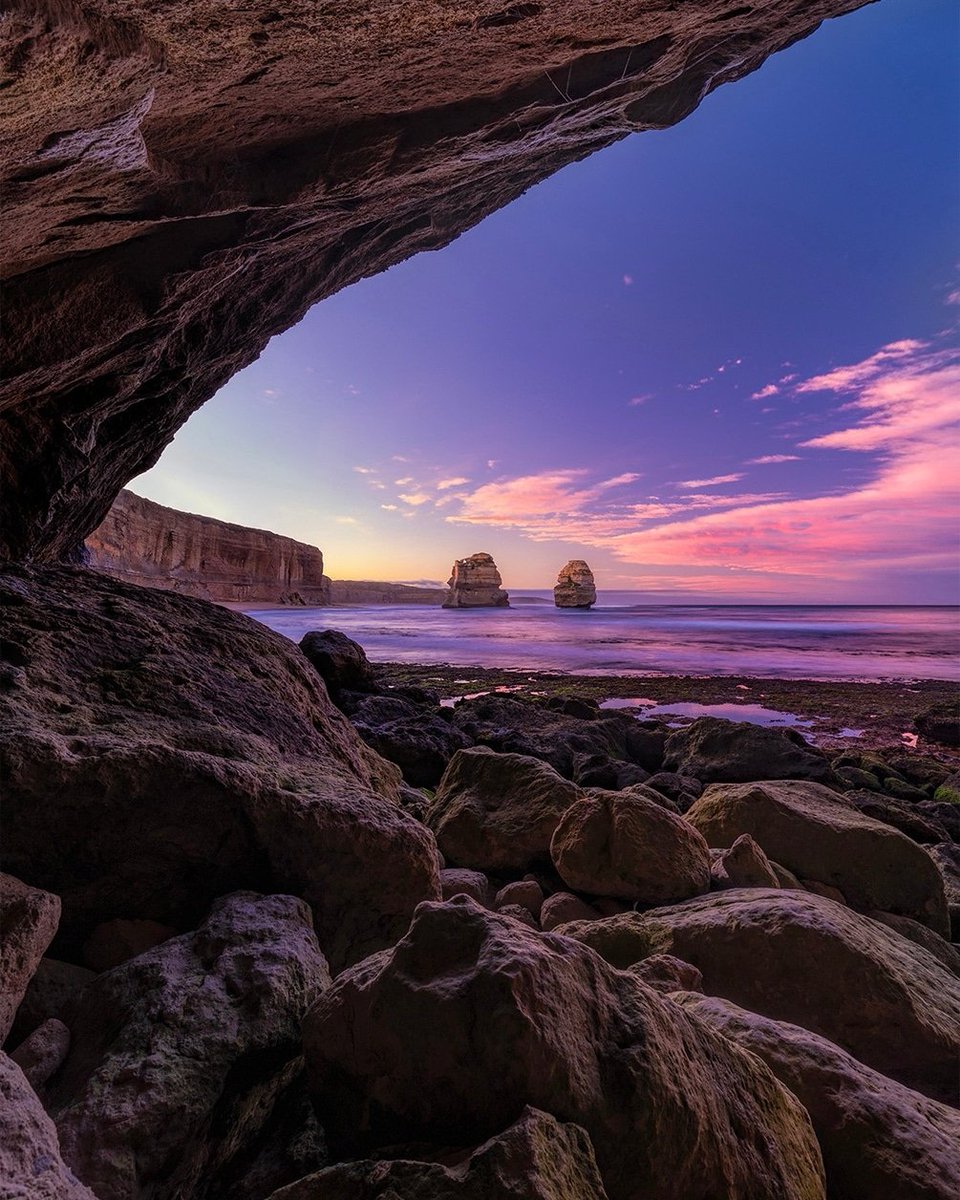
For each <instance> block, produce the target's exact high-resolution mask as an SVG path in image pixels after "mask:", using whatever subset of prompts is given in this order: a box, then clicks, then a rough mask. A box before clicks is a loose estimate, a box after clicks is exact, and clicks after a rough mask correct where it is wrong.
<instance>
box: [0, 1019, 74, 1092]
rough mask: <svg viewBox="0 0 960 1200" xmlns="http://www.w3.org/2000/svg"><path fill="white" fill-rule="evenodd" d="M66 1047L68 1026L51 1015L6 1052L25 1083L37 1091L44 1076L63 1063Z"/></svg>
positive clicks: (55, 1070)
mask: <svg viewBox="0 0 960 1200" xmlns="http://www.w3.org/2000/svg"><path fill="white" fill-rule="evenodd" d="M69 1050H70V1030H69V1029H68V1028H67V1027H66V1025H64V1023H63V1022H62V1021H58V1020H57V1018H56V1017H51V1018H50V1020H49V1021H44V1023H43V1024H42V1025H38V1026H37V1028H36V1029H35V1030H34V1031H33V1033H31V1034H30V1036H29V1037H28V1038H27V1039H26V1040H25V1041H23V1042H21V1043H20V1045H19V1046H17V1048H16V1050H14V1051H13V1053H12V1054H11V1055H10V1057H11V1059H12V1060H13V1061H14V1062H15V1063H16V1064H17V1066H18V1067H19V1068H20V1070H21V1071H22V1072H23V1075H24V1078H25V1079H26V1081H27V1083H29V1084H30V1086H31V1087H32V1088H33V1090H34V1091H35V1092H37V1093H40V1092H41V1091H42V1090H43V1087H44V1085H45V1084H46V1082H47V1080H48V1079H50V1077H51V1076H52V1075H55V1074H56V1072H57V1071H59V1070H60V1068H61V1067H62V1066H63V1063H64V1061H65V1059H66V1057H67V1054H68V1052H69Z"/></svg>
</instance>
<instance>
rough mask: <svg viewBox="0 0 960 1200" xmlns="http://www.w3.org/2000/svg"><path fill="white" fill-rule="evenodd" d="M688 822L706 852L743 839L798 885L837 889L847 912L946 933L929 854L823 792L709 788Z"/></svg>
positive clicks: (808, 787)
mask: <svg viewBox="0 0 960 1200" xmlns="http://www.w3.org/2000/svg"><path fill="white" fill-rule="evenodd" d="M687 820H688V821H689V822H690V823H691V824H692V825H694V826H695V827H696V828H697V829H699V830H700V832H701V833H702V834H703V836H704V837H705V838H706V839H707V841H708V842H709V843H710V845H711V846H720V847H724V846H729V845H732V843H733V842H734V841H735V840H736V838H738V837H739V836H740V835H741V834H744V833H748V834H749V835H750V836H751V837H752V838H754V839H755V840H756V841H757V843H758V844H759V845H760V846H761V847H762V848H763V851H764V853H765V854H767V855H768V856H769V857H770V858H771V859H775V860H776V861H777V862H778V863H782V864H783V865H784V866H785V867H787V868H788V869H789V870H791V871H793V872H795V874H796V875H797V876H798V877H799V878H800V879H801V880H803V881H804V883H807V882H808V881H809V882H814V883H817V884H820V885H823V886H826V887H831V888H837V889H839V890H840V892H842V893H843V896H844V898H845V899H846V901H847V903H848V904H850V905H851V906H852V907H853V908H857V909H860V910H861V911H864V912H869V911H870V910H871V909H875V908H879V909H883V910H884V911H885V912H893V913H900V914H901V915H902V916H905V917H913V918H914V920H917V921H921V922H922V923H923V924H925V925H929V926H930V928H931V929H934V930H936V931H937V932H938V933H942V934H946V933H948V932H949V925H948V922H947V910H946V898H945V896H944V892H943V883H942V881H941V879H940V877H939V873H938V872H934V871H931V870H930V868H929V865H928V864H929V861H930V859H929V855H927V853H926V852H925V851H924V850H923V849H922V848H921V847H920V846H918V845H916V843H914V842H912V841H910V840H909V838H906V837H904V835H903V834H902V833H900V832H899V831H898V830H896V829H893V828H891V827H890V826H889V825H884V824H881V822H879V821H874V820H873V819H872V818H870V817H867V816H864V815H863V814H861V813H860V812H858V811H857V810H856V809H854V808H853V807H852V806H851V805H849V804H847V803H845V802H844V800H843V799H842V798H841V797H840V796H838V795H837V794H836V793H835V792H832V791H831V790H830V789H829V788H825V787H822V786H820V785H819V784H814V783H803V782H797V781H776V782H765V783H758V784H752V785H751V784H715V785H714V786H712V787H709V788H707V790H706V791H705V792H704V793H703V795H702V796H701V797H700V799H699V800H698V801H697V802H696V804H694V805H693V807H692V808H691V809H690V810H689V811H688V813H687Z"/></svg>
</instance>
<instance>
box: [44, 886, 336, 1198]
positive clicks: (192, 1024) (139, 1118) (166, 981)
mask: <svg viewBox="0 0 960 1200" xmlns="http://www.w3.org/2000/svg"><path fill="white" fill-rule="evenodd" d="M329 983H330V974H329V971H328V970H327V964H326V962H325V960H324V958H323V955H322V954H321V953H320V948H319V946H318V945H317V940H316V937H315V936H314V933H313V929H312V927H311V919H310V911H309V909H308V908H307V906H306V905H305V904H304V903H303V902H302V901H300V900H296V899H294V898H293V897H292V896H260V895H257V894H255V893H253V892H237V893H234V894H233V895H232V896H227V897H225V898H224V899H222V900H218V901H217V902H216V904H215V905H214V906H213V909H212V910H211V912H210V915H209V917H208V918H207V920H206V921H205V922H204V923H203V925H202V926H201V927H200V928H199V929H198V930H197V931H196V932H194V933H189V934H184V935H183V936H181V937H177V938H173V939H172V940H170V941H168V942H164V943H163V944H162V945H160V946H156V947H154V949H153V950H148V951H147V952H146V953H145V954H141V955H140V956H139V957H138V958H134V959H131V960H130V961H129V962H127V963H124V964H123V965H122V966H119V967H115V968H114V969H113V970H112V971H107V972H105V973H104V974H103V975H100V976H98V977H97V979H96V980H95V981H94V982H93V983H91V984H90V985H89V986H88V987H87V988H86V989H85V990H84V993H83V997H82V999H81V1001H80V1005H79V1009H78V1012H77V1014H76V1016H75V1018H74V1020H73V1025H72V1034H73V1041H72V1047H71V1052H70V1055H69V1057H68V1058H67V1062H66V1064H65V1066H64V1068H63V1071H62V1073H61V1075H60V1077H59V1078H58V1079H57V1081H56V1083H55V1086H54V1087H53V1089H52V1090H51V1093H50V1097H49V1107H50V1111H51V1112H52V1113H53V1115H54V1119H55V1121H56V1123H57V1129H58V1130H59V1134H60V1145H61V1149H62V1153H63V1156H64V1158H65V1160H66V1161H67V1162H68V1163H69V1164H70V1166H71V1167H72V1168H73V1170H74V1171H75V1172H76V1174H77V1175H78V1176H79V1177H80V1178H81V1179H82V1180H83V1181H84V1182H85V1183H87V1184H88V1185H89V1186H90V1187H91V1188H93V1190H94V1191H95V1192H96V1194H97V1196H98V1198H99V1200H137V1198H138V1197H142V1196H145V1195H150V1196H154V1197H157V1200H161V1198H163V1197H174V1196H183V1195H190V1194H191V1192H192V1187H193V1184H194V1183H195V1181H196V1180H197V1178H198V1177H200V1176H201V1175H202V1174H203V1173H204V1172H205V1171H206V1170H207V1169H209V1165H210V1162H211V1160H214V1161H215V1160H216V1157H217V1156H218V1155H219V1154H221V1153H222V1151H223V1147H222V1146H221V1144H220V1143H221V1142H223V1143H225V1144H226V1145H227V1146H229V1145H230V1143H231V1141H236V1135H235V1134H233V1131H232V1130H231V1128H230V1127H231V1124H232V1123H233V1121H235V1120H237V1119H238V1118H239V1117H244V1118H245V1127H244V1134H243V1137H244V1138H249V1137H251V1136H252V1135H253V1133H254V1132H255V1131H256V1129H257V1126H258V1124H259V1123H262V1121H263V1119H264V1117H265V1115H266V1113H264V1112H263V1111H262V1108H263V1107H265V1106H263V1105H261V1106H257V1105H251V1104H250V1101H249V1098H248V1097H247V1095H246V1093H247V1092H249V1091H252V1090H255V1089H256V1088H258V1087H259V1086H261V1085H263V1084H265V1083H267V1084H269V1081H270V1079H271V1077H272V1076H273V1075H274V1074H275V1073H276V1072H277V1071H278V1070H279V1069H280V1068H282V1067H283V1066H284V1065H285V1064H286V1063H287V1062H288V1060H290V1059H292V1058H294V1057H295V1056H296V1055H297V1053H298V1051H299V1033H300V1020H301V1018H302V1016H303V1014H304V1013H305V1012H306V1011H307V1009H308V1008H309V1007H310V1005H311V1004H312V1003H313V1001H314V1000H316V998H317V996H318V995H319V994H320V993H321V992H322V991H323V989H324V988H326V987H327V986H329ZM245 1107H247V1108H248V1110H249V1111H247V1112H246V1113H245V1112H244V1108H245ZM231 1118H232V1119H231ZM218 1119H219V1121H220V1123H221V1124H220V1128H221V1129H222V1130H223V1134H222V1135H221V1136H220V1137H217V1138H208V1137H207V1136H206V1135H207V1130H208V1129H209V1128H210V1126H211V1124H212V1125H213V1127H214V1128H217V1122H218Z"/></svg>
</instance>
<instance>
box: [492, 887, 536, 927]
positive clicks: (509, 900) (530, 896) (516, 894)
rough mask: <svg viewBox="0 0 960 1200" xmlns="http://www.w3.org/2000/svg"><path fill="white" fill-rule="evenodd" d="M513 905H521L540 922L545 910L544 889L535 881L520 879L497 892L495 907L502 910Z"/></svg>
mask: <svg viewBox="0 0 960 1200" xmlns="http://www.w3.org/2000/svg"><path fill="white" fill-rule="evenodd" d="M512 904H519V905H520V907H521V908H525V909H526V910H527V912H528V913H530V914H531V916H533V917H535V918H536V919H537V920H538V921H539V919H540V910H541V909H542V908H543V889H542V888H541V887H540V884H539V883H537V882H536V880H535V879H518V880H516V882H514V883H508V884H506V885H505V886H504V887H502V888H501V889H500V891H499V892H497V895H496V899H495V901H494V905H493V907H494V908H496V909H500V910H502V909H503V908H505V907H506V906H507V905H512Z"/></svg>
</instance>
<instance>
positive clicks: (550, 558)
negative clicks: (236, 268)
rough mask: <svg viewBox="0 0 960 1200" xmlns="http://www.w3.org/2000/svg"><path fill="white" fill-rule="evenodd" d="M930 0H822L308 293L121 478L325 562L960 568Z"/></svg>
mask: <svg viewBox="0 0 960 1200" xmlns="http://www.w3.org/2000/svg"><path fill="white" fill-rule="evenodd" d="M957 24H958V21H957V9H956V5H955V3H954V0H881V2H880V3H878V4H873V5H869V6H867V7H866V8H864V9H862V10H860V11H858V12H856V13H853V14H852V15H849V16H846V17H842V18H839V19H836V20H832V21H829V22H826V23H825V24H824V25H823V26H822V27H821V28H820V29H819V30H818V31H817V32H816V33H815V34H813V35H812V36H811V37H810V38H807V39H806V40H804V41H802V42H800V43H798V44H797V45H795V46H792V47H791V48H789V49H788V50H785V51H783V52H781V53H780V54H777V55H774V56H773V57H771V58H770V59H768V60H767V62H766V63H765V64H764V66H763V67H762V68H761V69H760V70H759V71H757V72H755V73H754V74H753V75H750V76H749V77H747V78H746V79H744V80H741V81H740V82H738V83H735V84H732V85H727V86H724V87H722V88H720V89H718V90H717V91H716V92H714V93H713V94H712V95H710V96H709V97H707V99H706V100H705V101H704V102H703V104H702V105H701V106H700V108H699V109H698V110H697V111H696V112H695V113H694V114H693V115H692V116H690V117H689V118H687V120H686V121H684V122H682V123H681V124H680V125H678V126H675V127H674V128H672V129H669V130H665V131H657V132H646V133H642V134H634V135H631V136H630V137H628V138H626V139H625V140H624V141H622V142H620V143H618V144H617V145H615V146H612V147H610V148H608V149H607V150H604V151H601V152H599V153H598V154H595V155H593V156H592V157H591V158H589V159H587V160H585V161H584V162H581V163H577V164H573V165H571V166H569V167H567V168H566V169H564V170H563V171H560V172H559V173H557V174H556V175H554V176H552V177H551V178H550V179H549V180H546V181H544V182H543V183H541V184H539V185H538V186H536V187H534V188H532V189H531V190H530V191H528V192H527V193H526V194H525V195H524V196H523V197H521V198H520V199H519V200H517V201H516V202H515V203H513V204H512V205H510V206H508V207H507V208H505V209H502V210H500V211H499V212H497V213H495V214H493V215H492V216H490V217H489V218H487V219H486V220H485V221H483V222H482V223H481V224H480V225H478V226H476V227H475V228H474V229H472V230H470V231H468V232H467V233H465V234H463V235H462V236H461V237H460V238H458V239H457V240H456V241H455V242H454V243H452V244H451V245H450V246H448V247H446V248H444V249H443V250H440V251H435V252H431V253H425V254H420V255H418V256H416V257H414V258H412V259H409V260H407V261H406V262H404V263H402V264H399V265H397V266H395V267H393V268H392V269H391V270H389V271H387V272H385V273H384V274H382V275H380V276H377V277H376V278H373V279H367V280H363V281H361V282H360V283H357V284H355V285H353V286H352V287H350V288H347V289H345V290H344V291H342V292H340V293H338V294H337V295H336V296H333V297H331V298H330V299H328V300H326V301H324V302H323V303H322V304H320V305H318V306H317V307H315V308H314V309H312V310H311V311H310V312H309V313H308V314H307V316H306V317H305V318H304V319H303V320H302V321H301V322H300V324H299V325H297V326H296V327H294V328H293V329H290V330H288V331H287V332H285V333H284V334H282V335H280V336H278V337H276V338H274V339H273V340H272V341H271V342H270V344H269V345H268V347H267V348H266V350H265V351H264V352H263V354H262V355H261V356H260V358H259V360H258V361H257V362H256V363H254V364H253V365H251V366H250V367H248V368H247V369H246V370H244V371H242V372H240V373H239V374H238V375H236V376H235V377H234V378H233V379H232V380H231V381H230V382H229V383H228V384H227V385H226V386H225V387H224V388H223V389H222V390H221V391H220V392H219V393H218V394H217V395H216V396H215V397H214V398H213V399H212V400H210V401H209V403H208V404H207V405H205V406H204V408H202V409H201V410H200V411H199V412H198V413H196V414H195V415H194V416H193V417H192V418H191V419H190V420H189V421H188V422H187V424H186V425H185V426H184V427H183V429H181V430H180V432H179V433H178V434H177V437H176V438H175V440H174V442H173V443H172V444H171V445H170V446H169V447H168V448H167V450H166V451H165V452H164V454H163V456H162V458H161V459H160V461H159V462H158V464H157V465H156V467H154V468H153V469H152V470H151V471H148V472H147V473H146V474H144V475H142V476H140V477H139V478H138V479H136V480H134V481H133V482H132V483H131V485H130V486H131V488H132V489H133V490H134V491H136V492H138V493H139V494H141V495H144V496H148V497H149V498H151V499H153V500H156V501H159V502H160V503H163V504H168V505H171V506H173V507H175V508H181V509H186V510H188V511H191V512H201V513H206V514H208V515H210V516H214V517H219V518H222V519H224V520H229V521H235V522H238V523H241V524H246V525H253V526H256V527H258V528H266V529H272V530H274V531H276V532H278V533H283V534H287V535H289V536H292V537H295V538H298V539H300V540H302V541H306V542H309V543H311V544H313V545H319V546H320V547H321V548H322V550H323V551H324V556H325V563H326V571H327V573H328V574H330V575H331V576H333V577H334V578H337V579H358V578H365V579H388V580H407V581H418V580H434V581H444V580H446V578H447V576H448V574H449V571H450V566H451V563H452V562H453V560H454V559H455V558H459V557H463V556H465V555H467V554H472V553H474V552H476V551H478V550H485V551H488V552H489V553H491V554H493V556H494V558H495V559H496V561H497V563H498V565H499V567H500V570H501V573H502V575H503V578H504V585H505V586H506V587H507V588H509V587H511V586H512V587H515V588H543V587H551V586H552V585H553V583H554V581H555V579H556V574H557V572H558V570H559V569H560V567H561V566H562V565H563V564H564V562H566V560H567V559H570V558H585V559H587V560H588V562H589V563H590V564H591V566H592V568H593V570H594V573H595V575H596V578H597V583H598V586H599V587H600V588H601V589H604V588H606V589H636V590H638V591H640V592H642V593H644V598H645V599H646V600H648V601H651V602H658V601H662V602H664V603H672V602H707V603H710V602H755V603H890V604H911V603H933V604H936V603H956V602H957V600H958V598H960V553H958V549H960V547H958V543H960V352H958V346H960V339H958V337H957V326H958V320H960V261H958V260H960V246H958V240H957V232H958V228H960V171H958V162H957V152H958V149H960V104H958V100H960V96H958V89H960V70H958V67H960V61H958V57H960V53H958V38H957Z"/></svg>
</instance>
